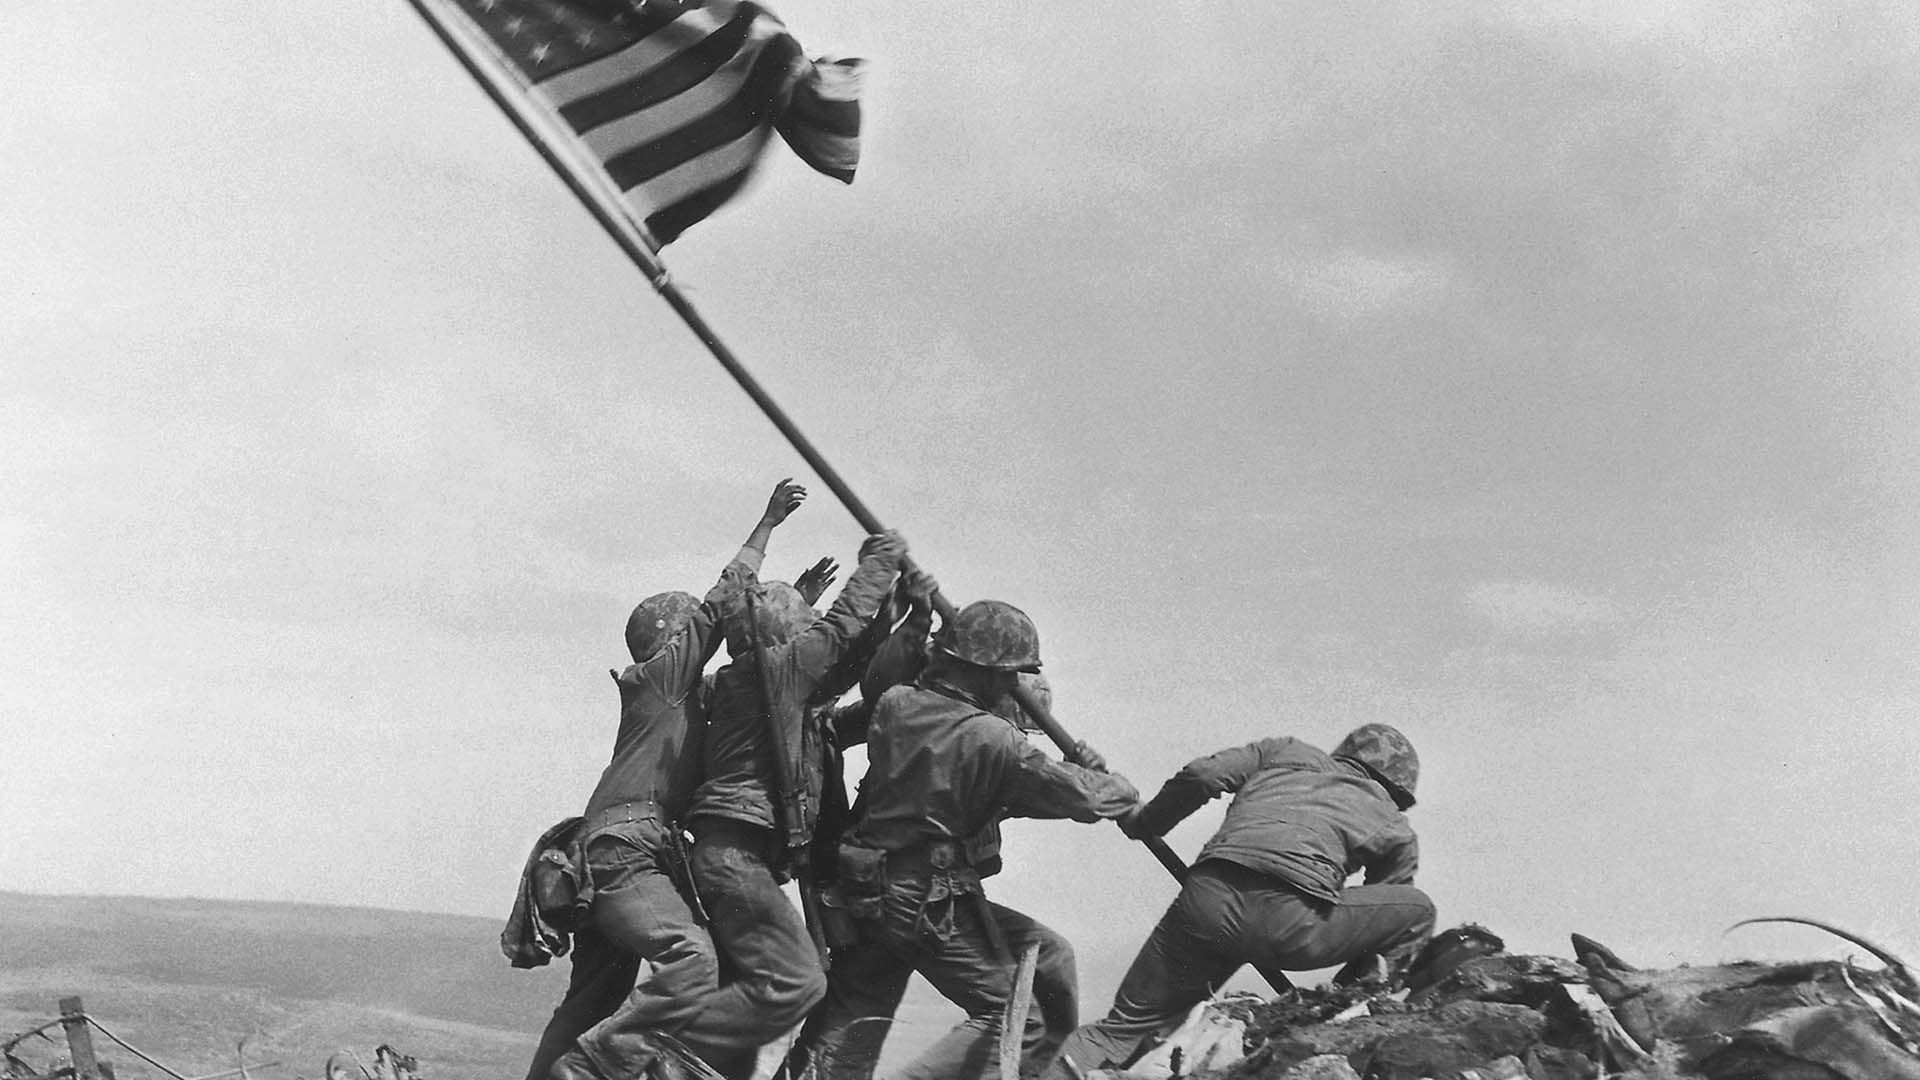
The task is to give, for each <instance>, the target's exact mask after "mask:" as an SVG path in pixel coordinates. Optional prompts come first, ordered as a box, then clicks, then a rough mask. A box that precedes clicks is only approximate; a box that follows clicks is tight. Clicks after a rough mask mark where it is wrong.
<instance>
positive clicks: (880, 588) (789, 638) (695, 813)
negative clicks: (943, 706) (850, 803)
mask: <svg viewBox="0 0 1920 1080" xmlns="http://www.w3.org/2000/svg"><path fill="white" fill-rule="evenodd" d="M906 553H907V544H906V541H905V540H903V539H902V538H901V537H900V536H899V534H897V533H890V532H889V533H879V534H876V535H873V536H870V537H868V538H867V541H866V543H865V544H864V545H863V546H862V548H861V551H860V565H859V566H858V567H857V568H855V570H854V572H853V574H852V575H851V576H850V577H849V578H848V579H847V584H846V586H845V588H843V589H842V590H841V592H840V596H839V597H838V598H837V599H836V600H835V601H834V604H833V606H832V607H831V608H830V609H829V610H828V611H827V613H826V615H824V616H820V615H818V614H817V613H816V612H815V611H814V610H813V608H812V607H811V606H810V605H809V604H808V603H807V602H806V600H805V598H803V597H802V596H800V595H799V593H797V592H796V591H795V589H794V587H793V586H791V585H786V584H783V583H781V582H769V583H767V584H765V585H757V586H754V587H753V589H752V591H751V593H750V599H751V600H752V611H753V618H752V619H751V620H749V619H748V617H747V614H746V610H745V605H744V604H741V605H736V606H735V608H734V609H733V610H732V611H731V612H730V613H729V614H728V616H727V645H728V650H729V652H730V653H731V655H732V657H733V660H732V662H731V663H729V664H728V665H727V666H726V667H724V668H722V669H721V670H720V672H719V674H718V675H717V676H716V677H715V680H714V696H713V703H712V707H711V710H710V713H709V715H710V718H711V726H710V727H709V729H708V737H707V747H706V770H707V779H706V781H705V782H704V783H703V784H701V786H700V788H699V790H698V791H697V792H695V794H694V800H693V808H692V810H691V811H690V812H689V813H688V815H687V816H688V821H689V822H690V827H691V829H692V830H693V836H694V847H693V877H694V882H695V884H696V886H697V887H698V889H699V893H700V897H701V899H702V901H704V902H705V904H706V907H707V911H708V914H709V917H710V919H711V923H710V926H711V930H712V933H713V937H714V943H715V944H716V945H717V946H718V947H719V951H720V954H721V956H722V957H723V958H724V960H725V962H726V966H727V973H728V980H729V981H727V982H726V983H725V984H724V985H722V986H721V987H719V988H718V989H717V990H715V991H713V992H711V993H708V994H706V995H704V996H703V998H702V999H701V1001H700V1003H699V1006H698V1007H699V1010H700V1015H699V1018H698V1020H697V1021H696V1022H694V1023H693V1024H690V1025H689V1026H688V1027H686V1028H684V1029H683V1030H682V1031H681V1032H680V1034H679V1038H680V1039H681V1041H682V1042H685V1043H687V1044H688V1045H689V1046H691V1047H692V1048H693V1049H694V1050H695V1051H697V1052H698V1053H700V1055H701V1056H702V1057H704V1058H705V1059H706V1060H707V1063H708V1064H710V1065H712V1066H713V1067H714V1068H715V1069H716V1070H717V1071H719V1072H720V1073H722V1074H723V1075H725V1076H728V1077H732V1078H743V1077H746V1076H748V1075H750V1074H751V1073H752V1071H753V1066H754V1063H755V1059H756V1056H757V1054H758V1051H759V1049H760V1047H761V1046H762V1045H763V1044H765V1043H768V1042H771V1041H772V1040H774V1039H775V1038H778V1037H779V1036H780V1035H782V1034H784V1033H785V1032H786V1031H788V1030H789V1029H790V1028H792V1027H793V1026H794V1025H795V1024H798V1023H799V1022H800V1021H801V1020H802V1019H803V1018H804V1017H805V1016H806V1014H807V1013H808V1011H809V1010H811V1009H812V1008H813V1007H814V1006H815V1005H816V1004H818V1003H819V1001H820V998H821V996H822V995H823V994H825V993H826V974H825V972H824V971H823V970H822V962H821V957H820V955H819V953H818V951H817V949H816V947H815V946H814V944H813V941H812V939H811V937H810V935H809V932H808V929H807V926H806V924H805V923H804V922H803V921H802V919H801V917H800V914H799V913H798V912H796V911H795V910H794V908H793V905H792V904H791V903H789V902H788V900H787V898H786V896H785V895H784V894H782V893H781V891H780V885H781V883H782V882H783V881H785V880H787V877H788V874H789V871H790V870H792V871H795V872H799V871H801V870H803V869H804V867H802V866H792V867H790V866H789V863H788V852H789V845H790V842H792V841H793V839H794V838H795V837H804V836H805V835H807V834H808V833H809V832H810V830H811V829H812V827H813V825H814V819H815V818H816V817H817V814H818V810H819V806H820V799H821V791H822V787H823V775H824V769H823V767H822V760H823V759H822V756H821V754H820V753H819V749H820V746H821V740H822V739H823V738H824V737H825V736H824V735H823V733H822V732H821V731H819V730H818V729H817V728H815V727H813V726H812V725H810V724H809V723H808V722H807V721H808V720H809V719H810V718H817V717H818V715H819V712H818V710H810V709H809V708H808V705H809V704H810V703H812V702H815V701H816V695H817V694H818V693H819V691H820V688H821V685H822V684H823V683H824V682H826V681H827V679H828V677H829V676H830V675H831V674H833V673H834V672H835V670H836V668H837V667H839V665H840V661H841V660H842V659H843V658H844V657H845V656H846V654H847V653H848V651H849V650H850V649H851V648H853V647H854V645H855V642H856V641H857V640H858V639H859V638H860V637H861V635H862V633H863V631H864V630H865V629H866V627H867V626H868V624H869V623H870V622H871V621H872V620H873V618H874V616H875V614H876V613H877V612H878V611H879V609H880V606H881V602H882V601H883V600H884V599H885V598H886V596H887V592H888V590H889V588H890V587H891V585H892V582H893V577H894V573H895V571H896V569H897V568H898V567H899V565H900V563H901V560H902V559H904V558H905V557H906ZM857 677H858V670H857V669H855V670H854V673H853V676H852V678H857ZM850 682H851V679H849V680H848V683H850ZM845 685H846V684H842V689H844V688H845ZM836 696H837V695H836ZM769 699H771V701H769ZM769 705H771V708H769ZM770 715H771V717H772V718H773V722H772V723H770V721H769V716H770ZM776 730H777V731H778V737H777V738H776V736H775V731H776ZM776 755H779V757H776ZM783 779H786V780H788V781H790V782H791V784H792V790H783V785H782V783H781V781H782V780H783Z"/></svg>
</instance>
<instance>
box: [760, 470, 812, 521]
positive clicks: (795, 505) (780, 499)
mask: <svg viewBox="0 0 1920 1080" xmlns="http://www.w3.org/2000/svg"><path fill="white" fill-rule="evenodd" d="M806 501H807V489H806V485H804V484H796V483H794V482H793V477H791V476H789V477H787V478H786V479H785V480H782V481H780V482H779V483H777V484H775V485H773V494H772V495H769V496H768V497H767V512H766V513H764V514H762V515H760V520H761V521H764V522H766V523H767V524H769V525H778V524H780V523H781V522H783V521H785V520H787V515H788V514H791V513H793V512H794V511H795V510H798V509H799V508H800V504H801V503H803V502H806Z"/></svg>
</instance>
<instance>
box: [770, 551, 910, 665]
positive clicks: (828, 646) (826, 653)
mask: <svg viewBox="0 0 1920 1080" xmlns="http://www.w3.org/2000/svg"><path fill="white" fill-rule="evenodd" d="M906 557H907V541H906V538H905V537H902V536H901V535H900V534H899V533H897V532H891V531H889V532H883V533H875V534H873V535H872V536H869V537H867V540H866V542H865V543H864V544H861V545H860V565H858V566H856V567H854V570H853V573H852V575H851V576H849V577H848V578H847V583H846V585H844V586H842V587H841V589H840V595H839V596H838V597H835V598H834V601H833V606H832V607H830V608H828V609H827V613H826V614H825V615H823V616H821V617H820V618H819V619H817V620H815V621H814V624H813V625H812V626H810V627H808V628H807V629H806V630H805V631H803V632H802V633H801V634H800V636H799V637H797V638H794V639H793V650H794V656H795V657H796V659H797V661H798V663H799V666H800V670H801V671H803V672H805V673H806V674H807V676H808V677H809V678H811V679H813V680H815V681H818V680H819V679H821V678H824V677H825V676H826V674H827V672H828V671H829V670H831V669H832V668H833V666H834V664H835V663H837V662H838V661H839V659H840V657H841V655H842V654H843V653H845V652H846V650H847V649H848V648H849V647H851V646H852V645H853V642H854V639H856V638H857V637H859V635H860V633H861V631H863V630H865V629H866V628H867V624H868V623H870V622H872V621H873V617H874V616H875V615H876V614H878V613H879V611H880V606H881V603H882V601H884V600H885V599H886V596H887V590H888V589H891V588H892V587H893V575H894V572H895V571H897V570H898V569H899V568H900V563H901V561H902V560H904V559H905V558H906ZM809 692H811V687H809Z"/></svg>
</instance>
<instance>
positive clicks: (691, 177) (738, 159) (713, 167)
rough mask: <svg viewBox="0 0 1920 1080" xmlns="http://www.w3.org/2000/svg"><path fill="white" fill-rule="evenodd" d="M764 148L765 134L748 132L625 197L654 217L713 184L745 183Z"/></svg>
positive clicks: (632, 190) (765, 142)
mask: <svg viewBox="0 0 1920 1080" xmlns="http://www.w3.org/2000/svg"><path fill="white" fill-rule="evenodd" d="M766 145H767V133H766V132H765V131H764V130H754V131H749V132H747V133H746V134H745V135H742V136H741V137H739V138H737V139H735V140H733V141H732V142H729V143H726V144H724V145H721V146H716V147H714V148H713V149H711V150H708V151H707V152H706V153H704V154H701V155H700V156H699V157H696V158H692V159H690V160H688V161H686V162H684V163H683V164H681V165H680V166H679V167H678V168H673V169H668V170H666V171H665V172H661V173H659V174H657V175H655V176H652V177H649V178H648V179H647V180H646V181H645V182H644V183H641V184H637V185H635V186H633V187H632V188H629V189H628V190H627V197H628V198H629V199H632V200H633V201H634V203H635V205H636V206H638V207H641V208H643V210H644V211H645V212H647V213H657V212H659V211H661V210H665V209H667V208H669V207H671V206H673V205H674V204H675V203H678V202H681V201H683V200H685V199H687V198H689V197H691V196H693V195H697V194H699V193H700V192H702V191H706V190H707V189H709V188H711V187H713V186H715V185H716V184H721V183H725V182H728V181H731V180H734V179H739V180H745V179H746V177H747V174H748V173H750V172H752V171H753V164H754V162H755V161H756V160H758V158H759V156H760V151H761V150H763V149H764V148H765V147H766Z"/></svg>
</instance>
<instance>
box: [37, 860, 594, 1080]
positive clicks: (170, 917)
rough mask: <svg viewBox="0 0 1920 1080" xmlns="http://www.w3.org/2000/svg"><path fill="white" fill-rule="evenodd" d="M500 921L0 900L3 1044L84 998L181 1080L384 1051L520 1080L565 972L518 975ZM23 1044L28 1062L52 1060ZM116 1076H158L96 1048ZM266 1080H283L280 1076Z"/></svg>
mask: <svg viewBox="0 0 1920 1080" xmlns="http://www.w3.org/2000/svg"><path fill="white" fill-rule="evenodd" d="M499 931H500V927H499V924H498V923H497V922H495V921H493V920H489V919H478V918H472V917H468V916H459V915H430V914H421V913H416V912H400V911H379V910H374V909H368V908H334V907H319V906H312V905H301V904H268V903H236V902H226V901H213V900H150V899H139V898H132V897H49V896H30V895H25V894H20V893H0V1034H10V1033H12V1032H15V1031H19V1030H22V1029H24V1028H27V1027H30V1026H32V1025H33V1024H35V1023H38V1022H39V1021H42V1020H45V1019H49V1018H51V1017H52V1016H53V1015H55V1014H56V1013H57V1011H58V1010H57V1008H56V1005H55V1002H56V999H58V998H59V997H62V996H64V995H68V994H80V995H82V996H83V997H84V998H85V1000H86V1004H87V1009H88V1011H89V1012H91V1013H93V1014H94V1015H95V1016H97V1017H99V1018H100V1019H101V1020H102V1021H103V1022H104V1023H105V1024H106V1025H107V1026H108V1027H109V1028H112V1029H113V1031H114V1032H115V1033H116V1034H118V1035H120V1036H121V1037H123V1038H125V1039H126V1040H127V1041H128V1042H131V1043H133V1044H134V1045H136V1046H138V1047H140V1048H141V1049H142V1050H145V1051H146V1052H147V1053H149V1054H151V1055H153V1056H154V1057H156V1058H158V1059H159V1060H161V1061H163V1062H165V1063H166V1064H167V1065H168V1066H170V1067H171V1068H174V1069H176V1070H178V1071H180V1072H183V1073H186V1074H188V1075H201V1074H205V1073H212V1072H217V1071H220V1070H222V1069H229V1068H233V1067H234V1066H235V1064H236V1063H237V1061H236V1057H235V1043H236V1042H237V1041H238V1040H239V1039H241V1038H242V1037H249V1038H248V1043H247V1058H248V1060H249V1061H254V1062H258V1061H262V1060H271V1059H279V1060H281V1061H282V1062H284V1063H285V1064H286V1066H287V1067H288V1069H289V1070H291V1072H293V1073H295V1074H298V1075H302V1076H306V1077H310V1078H317V1077H318V1076H319V1074H320V1070H321V1066H322V1064H323V1063H324V1062H325V1060H326V1058H327V1056H328V1055H329V1054H331V1053H332V1052H333V1051H335V1050H338V1049H342V1048H353V1049H355V1050H357V1051H358V1052H359V1053H360V1054H362V1055H363V1056H365V1055H367V1054H368V1053H369V1052H370V1051H371V1050H372V1049H373V1048H374V1047H375V1046H377V1045H379V1044H380V1043H383V1042H389V1043H392V1044H394V1045H395V1046H397V1047H399V1048H400V1049H401V1050H403V1051H405V1052H407V1053H410V1054H414V1055H416V1056H418V1057H419V1058H421V1060H422V1062H423V1065H425V1066H426V1067H427V1070H428V1075H429V1076H430V1077H442V1078H448V1080H452V1078H471V1080H519V1078H520V1077H521V1076H522V1074H523V1072H524V1070H525V1068H526V1061H527V1057H528V1055H529V1054H531V1052H532V1048H533V1041H534V1037H535V1035H536V1034H537V1032H538V1030H539V1028H540V1025H541V1024H542V1023H544V1022H545V1018H546V1016H547V1015H548V1014H549V1013H550V1012H551V1011H552V1009H553V1006H554V1003H555V1002H556V1001H558V1000H559V996H560V994H561V992H562V990H563V989H564V987H565V985H566V974H567V965H566V963H565V962H564V961H562V962H561V963H560V964H558V965H556V966H553V967H550V968H545V969H541V970H540V971H537V972H525V971H515V970H513V969H512V968H510V967H508V966H507V964H506V961H505V960H504V959H502V958H501V956H500V952H499V949H498V946H497V944H496V942H497V938H498V935H499ZM54 1049H55V1048H54V1047H50V1046H48V1045H47V1044H44V1043H37V1042H36V1043H27V1044H23V1046H22V1051H23V1056H25V1057H26V1058H27V1060H29V1061H33V1060H36V1058H44V1057H46V1056H48V1055H49V1054H51V1053H52V1052H53V1051H54ZM100 1052H101V1056H102V1057H104V1058H105V1059H107V1060H109V1061H112V1062H113V1063H114V1064H115V1066H116V1068H117V1069H118V1071H119V1075H120V1076H121V1077H123V1078H127V1080H136V1078H141V1077H147V1076H155V1077H158V1076H162V1075H163V1074H160V1073H158V1072H157V1071H155V1070H152V1069H150V1068H149V1067H147V1066H145V1065H143V1064H142V1063H141V1062H140V1061H139V1059H138V1058H135V1057H134V1056H132V1055H131V1054H128V1053H126V1052H124V1051H122V1050H120V1049H119V1048H118V1047H115V1046H113V1045H112V1044H111V1043H110V1042H106V1041H104V1040H101V1047H100ZM268 1075H270V1076H276V1075H277V1076H285V1075H288V1073H287V1072H283V1071H277V1070H276V1071H275V1072H273V1073H269V1074H268Z"/></svg>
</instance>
